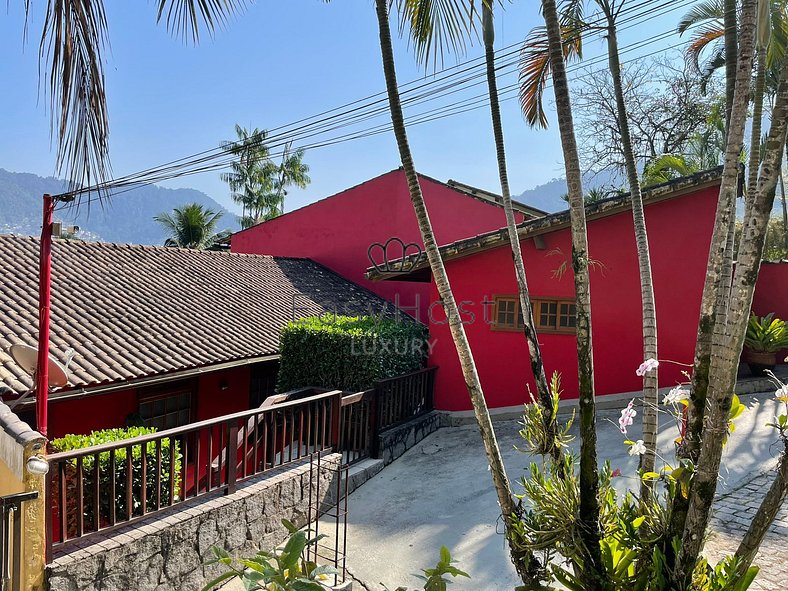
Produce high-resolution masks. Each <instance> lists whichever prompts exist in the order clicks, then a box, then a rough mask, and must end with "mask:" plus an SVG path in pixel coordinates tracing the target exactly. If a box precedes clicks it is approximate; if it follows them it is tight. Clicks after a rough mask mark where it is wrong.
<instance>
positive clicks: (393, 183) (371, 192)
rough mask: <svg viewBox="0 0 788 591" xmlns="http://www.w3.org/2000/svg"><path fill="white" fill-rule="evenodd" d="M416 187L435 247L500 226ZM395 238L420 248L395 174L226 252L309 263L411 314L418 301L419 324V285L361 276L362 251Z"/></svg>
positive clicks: (434, 190) (268, 225)
mask: <svg viewBox="0 0 788 591" xmlns="http://www.w3.org/2000/svg"><path fill="white" fill-rule="evenodd" d="M420 182H421V190H422V192H423V194H424V200H425V202H426V204H427V210H428V211H429V214H430V219H431V221H432V227H433V231H434V232H435V236H436V238H437V241H438V244H446V243H449V242H454V241H455V240H460V239H462V238H467V237H469V236H474V235H476V234H481V233H483V232H487V231H489V230H495V229H498V228H501V227H503V226H505V225H506V219H505V217H504V212H503V209H502V208H501V207H500V206H498V205H495V204H493V203H489V202H486V201H483V200H481V199H477V198H475V197H472V196H470V195H468V194H466V193H463V192H461V191H458V190H456V189H453V188H451V187H449V186H448V185H445V184H443V183H440V182H438V181H435V180H433V179H430V178H428V177H425V176H420ZM516 215H517V218H518V222H519V221H522V220H523V219H524V217H523V216H522V214H520V213H517V214H516ZM394 236H396V237H398V238H400V239H402V240H403V242H405V243H410V242H413V243H416V244H418V245H420V246H421V245H423V243H422V241H421V234H420V233H419V228H418V224H417V222H416V216H415V213H414V211H413V205H412V204H411V201H410V194H409V193H408V186H407V182H406V180H405V174H404V172H403V171H402V170H399V169H398V170H393V171H391V172H388V173H386V174H383V175H381V176H379V177H376V178H374V179H371V180H369V181H367V182H365V183H362V184H360V185H357V186H355V187H352V188H350V189H347V190H345V191H342V192H341V193H337V194H336V195H333V196H331V197H328V198H326V199H323V200H321V201H317V202H315V203H312V204H310V205H307V206H305V207H302V208H301V209H297V210H295V211H291V212H289V213H286V214H285V215H283V216H280V217H277V218H274V219H273V220H270V221H267V222H265V223H263V224H259V225H257V226H254V227H252V228H249V229H247V230H244V231H242V232H238V233H236V234H233V236H232V239H231V246H230V249H231V250H232V251H233V252H243V253H253V254H269V255H281V256H292V257H304V258H310V259H312V260H314V261H317V262H318V263H321V264H323V265H325V266H326V267H328V268H329V269H332V270H333V271H335V272H336V273H338V274H339V275H342V276H343V277H344V278H346V279H349V280H350V281H353V282H355V283H358V284H359V285H362V286H364V287H366V288H367V289H369V290H371V291H373V292H374V293H376V294H378V295H380V296H381V297H384V298H386V299H388V300H390V301H394V298H395V295H396V294H399V298H400V304H401V306H402V308H403V309H404V310H405V311H406V312H410V311H411V310H412V309H413V307H414V306H415V302H416V295H417V294H418V296H419V303H420V306H419V307H420V311H421V314H420V316H421V318H422V319H425V318H426V316H425V314H426V302H427V298H428V296H429V289H428V286H427V285H426V284H423V283H401V284H399V285H394V284H390V283H386V282H372V281H368V280H367V279H366V278H365V277H364V273H365V271H366V269H367V267H369V266H370V262H369V259H368V257H367V249H368V248H369V246H370V245H371V244H373V243H375V242H377V243H385V241H386V240H388V239H389V238H391V237H394ZM395 254H396V253H395ZM376 260H380V259H376ZM414 315H415V314H414Z"/></svg>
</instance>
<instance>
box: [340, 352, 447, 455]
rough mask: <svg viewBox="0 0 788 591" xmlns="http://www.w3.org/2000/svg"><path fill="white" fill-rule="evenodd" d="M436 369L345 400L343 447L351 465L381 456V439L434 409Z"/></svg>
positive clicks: (386, 382)
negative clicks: (388, 432)
mask: <svg viewBox="0 0 788 591" xmlns="http://www.w3.org/2000/svg"><path fill="white" fill-rule="evenodd" d="M436 370H437V368H436V367H427V368H424V369H420V370H418V371H415V372H413V373H409V374H404V375H401V376H396V377H394V378H388V379H385V380H381V381H379V382H377V383H376V384H375V387H374V388H372V389H371V390H365V391H364V392H357V393H355V394H345V395H344V396H343V397H342V430H341V434H340V439H339V444H340V448H339V449H340V450H341V451H342V457H343V459H344V461H345V462H346V463H348V464H354V463H356V462H360V461H361V460H364V459H366V458H377V457H378V456H379V455H380V454H379V452H380V450H379V449H378V448H379V444H380V440H379V435H380V433H383V432H385V431H387V430H388V429H393V428H395V427H398V426H399V425H402V424H404V423H407V422H408V421H410V420H411V419H414V418H416V417H418V416H420V415H423V414H425V413H428V412H430V411H431V410H432V409H433V387H434V384H435V371H436Z"/></svg>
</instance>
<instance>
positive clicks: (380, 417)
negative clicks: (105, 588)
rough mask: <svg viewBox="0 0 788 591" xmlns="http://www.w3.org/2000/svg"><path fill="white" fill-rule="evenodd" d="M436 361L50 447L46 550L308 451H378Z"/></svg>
mask: <svg viewBox="0 0 788 591" xmlns="http://www.w3.org/2000/svg"><path fill="white" fill-rule="evenodd" d="M435 370H436V368H426V369H421V370H419V371H416V372H413V373H410V374H406V375H402V376H398V377H395V378H390V379H386V380H382V381H380V382H378V383H377V384H376V385H375V387H374V388H373V389H371V390H367V391H364V392H357V393H354V394H347V393H344V394H343V393H342V392H340V391H338V390H334V391H331V392H324V393H319V394H315V395H312V396H308V395H307V394H309V392H310V391H311V392H314V391H315V390H314V389H304V390H301V391H297V392H294V393H292V394H291V393H288V395H282V396H277V397H272V398H269V399H268V400H267V401H266V402H265V403H263V405H262V406H261V407H260V408H256V409H253V410H249V411H244V412H239V413H235V414H231V415H225V416H222V417H218V418H215V419H210V420H206V421H201V422H198V423H192V424H189V425H185V426H183V427H177V428H175V429H167V430H166V431H158V432H156V433H151V434H149V435H143V436H140V437H135V438H132V439H126V440H122V441H116V442H112V443H106V444H102V445H97V446H93V447H87V448H83V449H77V450H71V451H66V452H59V453H54V454H50V455H49V456H48V461H49V467H50V469H49V474H48V477H47V478H48V480H47V497H48V503H49V506H50V510H49V511H48V512H47V519H48V523H47V538H48V539H47V548H48V558H51V555H52V549H53V548H58V547H60V546H63V545H67V544H69V543H71V542H74V541H76V540H79V539H82V538H84V537H85V536H87V535H91V534H94V533H96V532H101V531H105V530H110V529H112V528H115V527H118V526H120V525H123V524H126V523H128V522H131V521H136V520H138V519H141V518H143V517H145V516H148V515H151V514H153V513H156V512H158V511H160V510H162V509H165V508H167V507H171V506H173V505H178V504H179V503H182V502H184V501H186V500H187V499H191V498H195V497H199V496H202V495H206V494H208V493H213V492H215V491H217V490H220V491H223V492H224V493H225V494H229V493H232V492H234V491H235V488H236V484H237V483H238V482H239V481H242V480H244V479H246V478H250V477H252V476H255V475H258V474H261V473H264V472H265V471H267V470H270V469H271V468H273V467H275V466H282V465H286V464H289V463H293V462H297V461H299V460H301V459H302V458H304V457H305V456H308V455H310V454H313V453H315V452H319V451H325V450H328V449H332V450H335V451H340V452H342V455H343V459H344V461H345V463H346V464H353V463H356V462H358V461H361V460H363V459H365V458H369V457H373V458H375V457H378V455H379V453H378V452H379V450H378V442H379V437H378V436H379V434H380V433H381V432H384V431H386V430H387V429H392V428H394V427H397V426H398V425H401V424H403V423H405V422H407V421H409V420H411V419H412V418H415V417H417V416H419V415H421V414H424V413H427V412H429V411H431V410H432V408H433V405H432V393H433V385H434V376H435Z"/></svg>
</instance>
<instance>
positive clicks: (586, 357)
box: [542, 0, 605, 591]
mask: <svg viewBox="0 0 788 591" xmlns="http://www.w3.org/2000/svg"><path fill="white" fill-rule="evenodd" d="M542 16H543V17H544V21H545V30H546V33H547V47H548V49H549V53H548V56H549V64H550V69H551V72H552V78H553V92H554V93H555V106H556V111H557V113H558V128H559V131H560V135H561V147H562V149H563V153H564V167H565V171H566V182H567V186H568V189H569V214H570V232H571V236H572V269H573V271H574V280H575V301H576V310H577V360H578V374H579V401H578V402H579V406H580V490H581V491H583V492H582V494H581V495H580V507H579V514H578V519H579V524H580V528H579V529H580V536H581V541H582V543H583V545H584V548H585V551H586V552H587V554H588V563H587V568H585V569H584V573H585V576H586V579H587V580H585V581H583V582H584V585H585V588H586V589H588V590H589V591H593V590H596V589H603V588H605V585H604V581H605V576H604V573H605V568H604V564H603V561H602V553H601V551H600V546H599V542H600V539H601V530H600V523H599V499H598V498H597V494H598V492H599V481H598V479H597V453H596V403H595V400H594V359H593V350H592V346H591V290H590V281H589V272H588V265H589V255H588V234H587V231H586V217H585V206H584V203H583V186H582V175H581V173H580V156H579V154H578V151H577V141H576V139H575V131H574V122H573V119H572V105H571V102H570V98H569V81H568V79H567V75H566V66H565V62H564V54H565V50H564V43H563V40H562V37H561V23H560V21H559V18H558V10H557V8H556V3H555V0H542Z"/></svg>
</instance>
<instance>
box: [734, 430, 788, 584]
mask: <svg viewBox="0 0 788 591" xmlns="http://www.w3.org/2000/svg"><path fill="white" fill-rule="evenodd" d="M784 443H785V442H784ZM776 472H777V475H776V476H775V478H774V480H773V481H772V485H771V486H770V487H769V490H768V491H767V492H766V496H764V497H763V500H762V501H761V505H760V507H758V511H757V512H756V513H755V517H753V520H752V523H750V527H749V529H748V530H747V533H746V534H744V537H743V538H742V541H741V543H740V544H739V548H738V549H737V550H736V558H738V559H739V560H740V563H739V565H738V567H737V571H738V573H739V575H743V574H744V573H745V572H747V569H748V568H749V567H750V565H751V564H752V561H753V559H754V558H755V555H756V554H757V553H758V548H760V546H761V542H763V538H764V536H765V535H766V532H768V531H769V527H770V526H771V524H772V522H773V521H774V518H775V517H776V516H777V512H778V511H779V510H780V507H781V506H782V504H783V502H784V501H785V498H786V495H788V446H786V447H785V448H784V449H783V453H782V454H781V455H780V460H779V462H778V463H777V470H776Z"/></svg>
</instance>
